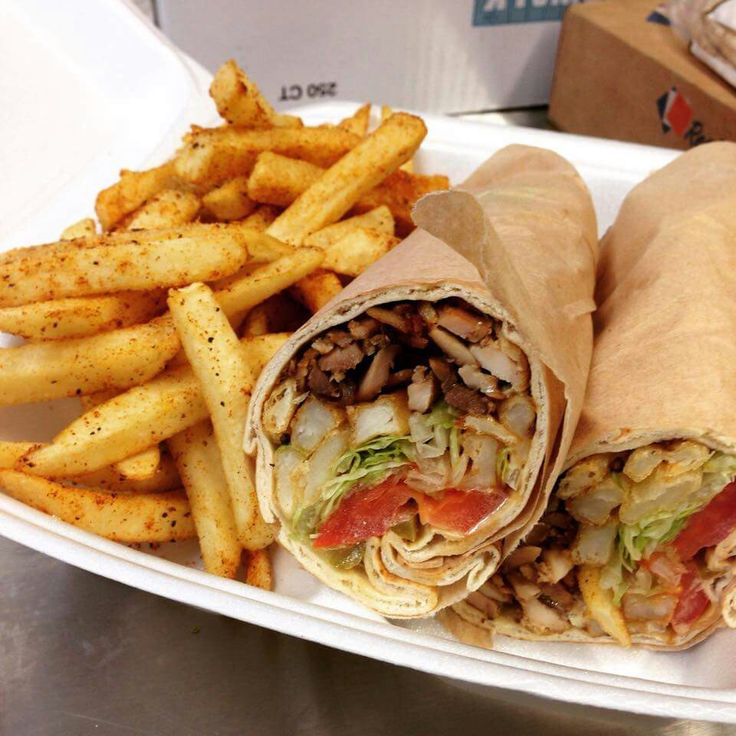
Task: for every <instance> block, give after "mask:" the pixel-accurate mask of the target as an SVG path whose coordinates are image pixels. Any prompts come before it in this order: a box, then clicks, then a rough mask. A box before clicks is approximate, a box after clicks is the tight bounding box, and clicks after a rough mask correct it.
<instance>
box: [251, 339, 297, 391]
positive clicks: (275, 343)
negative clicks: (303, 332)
mask: <svg viewBox="0 0 736 736" xmlns="http://www.w3.org/2000/svg"><path fill="white" fill-rule="evenodd" d="M290 336H291V333H290V332H269V333H267V334H264V335H249V336H247V337H243V338H241V340H240V345H241V349H242V351H243V355H244V359H245V362H246V365H247V366H248V372H249V374H250V375H251V376H252V377H253V379H254V381H255V379H257V378H258V376H259V375H260V374H261V371H262V370H263V369H264V367H265V366H266V363H268V361H269V360H271V358H273V356H274V355H275V354H276V351H277V350H278V349H279V348H280V347H281V346H282V345H283V344H284V343H285V342H286V341H287V340H288V339H289V337H290ZM247 388H248V391H250V390H252V389H253V385H250V384H249V385H248V386H247Z"/></svg>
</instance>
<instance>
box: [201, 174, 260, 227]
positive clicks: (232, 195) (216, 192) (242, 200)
mask: <svg viewBox="0 0 736 736" xmlns="http://www.w3.org/2000/svg"><path fill="white" fill-rule="evenodd" d="M202 204H203V205H204V209H205V212H206V213H207V214H208V215H209V216H210V217H212V218H213V219H215V220H220V221H227V222H229V221H230V220H242V219H243V218H244V217H247V216H248V215H250V214H251V213H252V212H253V210H255V208H256V207H257V204H256V203H255V202H254V201H253V200H252V199H251V198H250V197H249V196H248V177H247V176H236V177H235V178H234V179H228V180H227V181H226V182H225V183H224V184H221V185H220V186H219V187H216V188H215V189H211V190H210V191H209V192H207V194H205V195H204V196H203V197H202Z"/></svg>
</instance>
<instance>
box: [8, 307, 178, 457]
mask: <svg viewBox="0 0 736 736" xmlns="http://www.w3.org/2000/svg"><path fill="white" fill-rule="evenodd" d="M178 349H179V338H178V337H177V335H176V331H175V330H174V326H173V324H172V323H171V321H170V320H167V319H166V318H164V317H157V318H156V319H155V320H152V321H151V322H147V323H145V324H142V325H135V326H134V327H126V328H124V329H122V330H112V331H111V332H103V333H102V334H100V335H94V336H93V337H82V338H76V339H73V340H56V341H53V342H43V343H29V344H26V345H20V346H19V347H14V348H3V349H0V405H8V404H27V403H31V402H34V401H47V400H49V399H59V398H63V397H66V396H80V395H82V394H89V393H94V392H95V391H102V390H104V389H109V388H118V389H126V388H130V387H131V386H135V385H137V384H140V383H143V382H145V381H147V380H148V379H150V378H152V377H153V376H155V375H156V374H157V373H160V372H161V371H162V370H163V368H164V366H165V365H166V363H167V362H168V361H169V360H170V359H171V358H173V357H174V355H176V353H177V351H178ZM144 447H145V446H144ZM139 449H144V448H139ZM137 451H138V450H135V452H137ZM128 454H133V453H132V452H131V453H128ZM125 457H126V456H125V455H123V456H122V457H119V458H116V460H122V459H124V458H125ZM103 464H105V463H103Z"/></svg>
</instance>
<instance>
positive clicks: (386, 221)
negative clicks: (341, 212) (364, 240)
mask: <svg viewBox="0 0 736 736" xmlns="http://www.w3.org/2000/svg"><path fill="white" fill-rule="evenodd" d="M394 227H395V224H394V216H393V215H392V214H391V210H390V209H389V208H388V207H386V205H381V206H380V207H376V208H375V209H372V210H369V211H368V212H366V213H364V214H362V215H355V216H354V217H348V218H346V219H345V220H340V222H336V223H335V224H334V225H328V226H327V227H323V228H322V229H321V230H317V232H316V233H312V234H311V235H310V236H309V237H308V238H305V240H304V245H313V246H316V247H317V248H327V246H329V245H332V244H333V243H336V242H337V241H338V240H340V239H341V238H343V237H345V236H346V235H348V234H349V233H352V232H355V231H356V230H361V229H363V228H368V229H370V230H374V231H377V232H380V233H385V234H386V235H393V234H394Z"/></svg>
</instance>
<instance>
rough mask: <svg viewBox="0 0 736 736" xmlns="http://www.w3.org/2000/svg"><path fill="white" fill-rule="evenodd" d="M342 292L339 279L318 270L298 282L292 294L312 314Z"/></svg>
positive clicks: (329, 272) (332, 274)
mask: <svg viewBox="0 0 736 736" xmlns="http://www.w3.org/2000/svg"><path fill="white" fill-rule="evenodd" d="M341 291H342V284H341V283H340V279H338V278H337V276H335V274H334V273H332V272H331V271H325V270H323V269H318V270H316V271H314V272H313V273H310V274H309V275H308V276H306V277H305V278H303V279H300V280H299V283H297V284H296V285H295V286H294V288H293V290H292V293H293V295H294V296H295V297H296V298H297V299H298V300H299V301H300V302H301V303H302V304H303V305H304V306H305V307H306V308H307V309H308V310H309V311H310V312H312V313H314V312H318V311H319V310H320V309H322V307H324V306H325V304H327V303H328V302H329V301H330V300H331V299H332V298H333V297H335V296H337V295H338V294H339V293H340V292H341Z"/></svg>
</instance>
